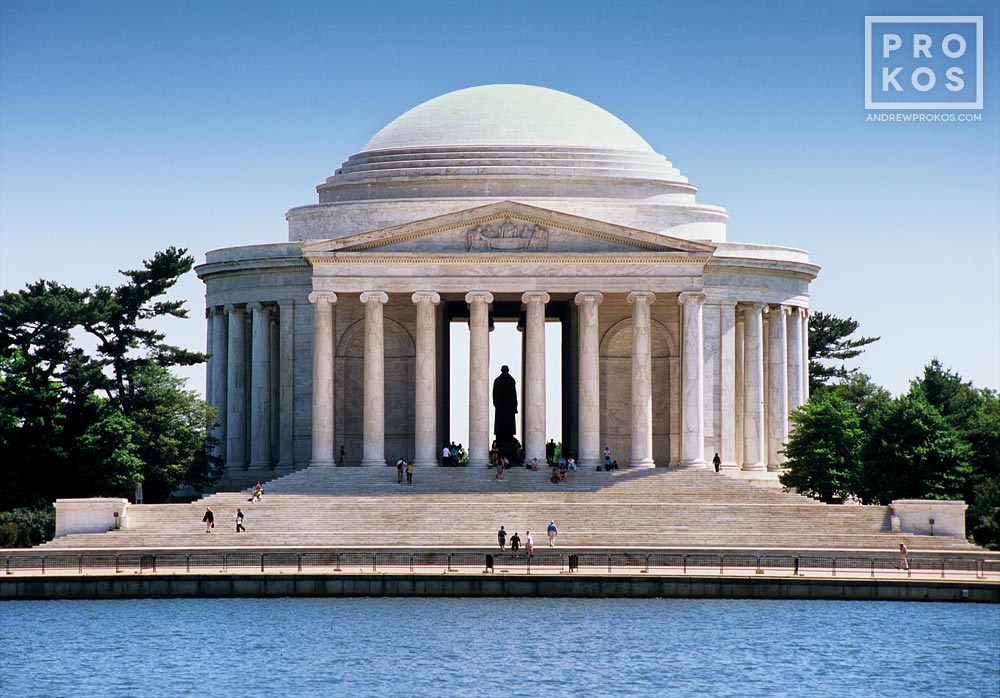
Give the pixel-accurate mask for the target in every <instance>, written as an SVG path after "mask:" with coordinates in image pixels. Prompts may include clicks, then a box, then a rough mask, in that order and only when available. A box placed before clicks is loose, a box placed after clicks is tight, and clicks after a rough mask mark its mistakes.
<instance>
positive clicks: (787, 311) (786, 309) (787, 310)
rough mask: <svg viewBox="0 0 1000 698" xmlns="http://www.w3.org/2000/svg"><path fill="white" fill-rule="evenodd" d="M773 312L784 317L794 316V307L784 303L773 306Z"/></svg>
mask: <svg viewBox="0 0 1000 698" xmlns="http://www.w3.org/2000/svg"><path fill="white" fill-rule="evenodd" d="M772 310H774V312H776V313H780V314H782V315H791V314H792V306H790V305H784V304H783V303H779V304H778V305H775V306H773V307H772Z"/></svg>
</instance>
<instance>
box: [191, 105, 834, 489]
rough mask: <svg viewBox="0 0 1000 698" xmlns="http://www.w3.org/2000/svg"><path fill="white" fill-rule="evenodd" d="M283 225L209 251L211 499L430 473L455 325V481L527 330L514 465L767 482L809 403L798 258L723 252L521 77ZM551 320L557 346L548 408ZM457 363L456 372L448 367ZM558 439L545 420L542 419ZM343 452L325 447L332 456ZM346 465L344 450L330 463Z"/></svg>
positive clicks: (631, 148) (350, 170) (706, 231)
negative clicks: (394, 469)
mask: <svg viewBox="0 0 1000 698" xmlns="http://www.w3.org/2000/svg"><path fill="white" fill-rule="evenodd" d="M317 190H318V193H319V202H318V203H316V204H311V205H306V206H300V207H297V208H293V209H291V210H290V211H288V213H287V214H286V218H287V220H288V226H289V233H288V241H287V242H277V243H272V244H260V245H248V246H242V247H233V248H227V249H222V250H215V251H212V252H209V253H208V255H207V261H206V263H204V264H202V265H201V266H199V267H198V269H197V271H198V274H199V276H200V278H201V279H202V280H203V281H204V282H205V284H206V289H207V291H206V299H207V300H206V304H207V311H206V312H207V317H208V352H209V354H210V355H211V358H210V359H209V365H208V382H207V396H208V400H209V402H210V403H211V404H213V405H214V406H216V407H217V408H218V410H219V423H220V424H219V427H218V434H217V435H218V437H219V439H220V447H219V448H220V453H219V455H221V456H222V457H223V458H224V459H225V463H226V470H225V476H224V479H223V484H224V485H230V486H242V485H245V484H247V483H251V482H253V481H255V480H258V479H270V478H273V477H277V476H281V475H284V474H288V473H290V472H292V471H295V470H301V469H304V468H307V467H332V466H336V465H338V464H344V465H347V466H357V465H361V466H381V465H385V464H386V456H387V454H389V455H390V456H391V458H392V460H393V461H394V460H395V458H396V456H397V454H407V455H408V456H409V457H411V458H412V459H413V460H414V462H415V464H416V465H417V466H418V467H419V466H424V467H426V466H432V465H437V464H438V463H439V461H438V454H439V453H440V450H441V447H442V445H443V444H445V443H447V442H448V441H449V440H450V435H449V433H448V419H449V414H450V401H451V399H452V397H451V394H450V383H451V380H450V371H451V367H452V363H453V362H452V356H451V350H450V346H449V345H450V340H449V337H450V327H451V325H452V323H455V322H460V323H466V324H467V326H468V332H469V340H470V341H469V346H470V349H469V356H468V366H469V386H470V387H469V404H468V419H469V425H468V433H469V444H468V451H469V465H470V466H472V465H485V464H486V463H487V462H488V452H489V449H490V444H491V441H492V434H491V426H492V425H491V424H490V418H489V415H490V411H489V410H490V385H491V382H492V380H493V376H491V375H489V357H490V328H491V325H492V324H493V323H495V322H502V321H512V322H517V323H518V327H519V328H520V329H521V330H522V356H523V361H522V366H523V370H522V373H521V375H520V376H517V378H518V383H519V384H520V385H521V386H522V397H521V401H522V404H521V410H520V414H519V417H520V418H521V420H522V421H521V424H520V428H519V430H518V434H519V438H520V439H521V440H522V441H523V446H524V455H525V458H527V459H528V460H530V459H532V458H538V459H539V460H540V461H544V459H545V444H546V441H547V439H549V438H555V439H556V440H558V441H562V442H563V444H564V452H571V453H573V454H575V455H576V458H577V461H578V462H579V464H580V466H581V467H582V468H589V469H591V470H593V469H594V467H595V466H596V465H598V464H599V463H601V461H602V450H603V448H604V447H605V446H609V447H610V448H611V449H612V451H613V452H614V453H615V454H616V458H617V459H618V460H619V461H620V463H621V464H622V466H623V467H625V466H627V467H628V468H650V467H654V466H655V467H667V466H676V467H682V468H705V467H706V464H708V465H709V466H710V465H711V461H712V458H713V456H714V454H715V453H718V454H719V455H720V457H721V459H722V469H723V470H724V471H726V472H727V473H728V474H730V475H733V476H735V477H742V478H745V479H757V478H759V479H769V478H770V479H774V478H775V474H776V471H777V470H779V469H780V467H781V463H782V455H781V453H780V451H781V449H782V448H783V444H784V443H785V441H786V440H787V437H788V429H789V426H788V425H789V421H788V417H789V412H790V411H791V410H793V409H795V408H796V407H798V406H799V405H801V404H802V403H803V402H805V400H806V399H807V397H808V396H807V386H808V375H807V372H808V351H807V318H808V307H809V284H810V282H811V281H812V280H813V279H815V278H816V275H817V273H818V267H817V266H816V265H815V264H813V263H811V262H810V260H809V256H808V254H807V253H806V252H804V251H802V250H799V249H792V248H788V247H779V246H773V245H767V244H763V243H749V242H730V241H728V240H727V238H726V221H727V213H726V210H725V209H723V208H721V207H718V206H712V205H707V204H703V203H700V202H698V201H696V196H695V195H696V192H697V188H696V187H695V186H694V185H693V184H691V183H690V182H688V180H687V178H686V177H684V176H682V175H681V173H680V171H679V170H678V169H677V168H676V167H674V166H673V165H672V164H671V163H670V162H669V161H668V160H667V159H666V158H665V157H664V156H662V155H660V154H658V153H657V152H656V151H655V150H654V149H653V148H652V147H651V146H650V145H649V144H648V143H646V141H645V140H643V139H642V138H641V137H640V136H639V135H638V134H637V133H636V132H635V131H633V130H632V129H631V128H630V127H629V126H627V125H626V124H625V123H623V122H622V121H621V120H619V119H618V118H616V117H615V116H613V115H612V114H610V113H608V112H607V111H604V110H603V109H601V108H599V107H597V106H595V105H593V104H591V103H589V102H586V101H584V100H582V99H579V98H577V97H574V96H571V95H568V94H565V93H562V92H557V91H555V90H550V89H545V88H540V87H531V86H525V85H487V86H481V87H474V88H469V89H464V90H459V91H457V92H452V93H449V94H446V95H443V96H441V97H438V98H436V99H432V100H430V101H428V102H426V103H424V104H421V105H419V106H417V107H415V108H413V109H411V110H410V111H408V112H406V113H405V114H403V115H402V116H400V117H398V118H397V119H395V120H394V121H392V122H391V123H389V124H388V125H387V126H385V127H384V128H383V129H382V130H381V131H379V132H378V133H376V134H375V136H374V137H373V138H372V139H371V140H370V141H369V142H368V143H367V144H366V145H365V146H364V147H363V148H362V149H361V151H360V152H359V153H357V154H355V155H352V156H350V157H349V158H348V159H347V160H346V162H344V163H343V165H342V166H341V167H340V168H339V169H337V170H336V171H335V172H334V174H333V175H332V176H330V177H328V178H327V179H326V181H325V182H323V183H322V184H320V185H319V186H318V187H317ZM546 323H559V324H560V327H561V337H562V342H561V346H562V349H561V351H562V356H561V360H562V375H561V394H557V395H552V394H547V393H546V376H545V373H546V343H545V326H546ZM463 358H464V357H463ZM549 400H558V401H560V402H561V405H562V415H563V418H562V424H559V425H554V424H547V423H546V403H547V401H549ZM341 448H343V451H341ZM341 453H343V454H344V455H343V458H341Z"/></svg>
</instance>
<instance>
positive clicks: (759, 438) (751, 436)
mask: <svg viewBox="0 0 1000 698" xmlns="http://www.w3.org/2000/svg"><path fill="white" fill-rule="evenodd" d="M766 307H767V304H766V303H753V304H751V305H747V306H744V308H743V320H744V323H743V359H744V362H745V363H744V368H743V376H744V378H745V384H744V389H743V470H750V471H753V470H766V469H767V464H766V462H765V461H764V355H763V349H762V346H763V339H764V337H763V334H764V317H763V315H762V312H763V310H764V308H766Z"/></svg>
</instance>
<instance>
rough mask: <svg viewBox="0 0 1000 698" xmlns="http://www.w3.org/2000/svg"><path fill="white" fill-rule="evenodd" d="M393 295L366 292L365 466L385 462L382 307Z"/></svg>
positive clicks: (363, 450)
mask: <svg viewBox="0 0 1000 698" xmlns="http://www.w3.org/2000/svg"><path fill="white" fill-rule="evenodd" d="M388 302H389V296H387V295H386V294H385V293H384V292H382V291H365V292H364V293H362V294H361V303H362V304H363V305H364V306H365V395H364V405H365V407H364V410H365V411H364V444H363V446H362V452H361V465H362V466H369V465H385V336H384V334H383V332H384V327H383V324H384V323H383V321H382V306H383V305H385V304H386V303H388Z"/></svg>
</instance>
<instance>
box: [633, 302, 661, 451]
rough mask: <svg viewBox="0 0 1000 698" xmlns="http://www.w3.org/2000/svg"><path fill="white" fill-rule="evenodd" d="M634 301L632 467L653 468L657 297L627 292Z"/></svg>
mask: <svg viewBox="0 0 1000 698" xmlns="http://www.w3.org/2000/svg"><path fill="white" fill-rule="evenodd" d="M627 300H628V302H629V303H630V304H632V433H631V440H630V454H629V467H630V468H652V467H654V466H655V465H656V462H655V461H654V460H653V377H652V361H651V357H650V336H649V334H650V316H649V306H650V304H651V303H652V302H653V301H655V300H656V296H655V295H654V294H653V293H650V292H649V291H633V292H632V293H629V294H628V298H627Z"/></svg>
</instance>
